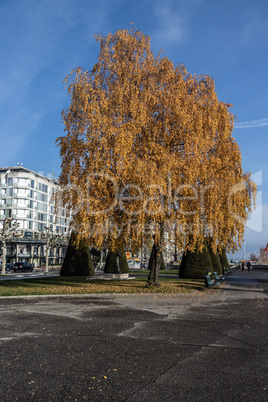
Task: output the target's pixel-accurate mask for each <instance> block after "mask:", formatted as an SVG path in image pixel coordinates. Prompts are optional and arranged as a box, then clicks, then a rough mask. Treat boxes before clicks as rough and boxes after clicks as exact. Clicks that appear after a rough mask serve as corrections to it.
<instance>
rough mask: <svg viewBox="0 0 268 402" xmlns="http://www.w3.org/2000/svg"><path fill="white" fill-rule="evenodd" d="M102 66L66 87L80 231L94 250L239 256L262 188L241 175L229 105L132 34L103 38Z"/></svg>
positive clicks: (69, 196)
mask: <svg viewBox="0 0 268 402" xmlns="http://www.w3.org/2000/svg"><path fill="white" fill-rule="evenodd" d="M96 40H97V41H98V43H99V44H100V53H99V56H98V60H97V63H96V64H95V65H94V66H93V68H92V70H85V69H83V68H81V67H79V68H76V69H74V70H73V71H72V72H71V74H70V75H69V76H68V77H67V78H66V86H67V91H68V94H69V95H70V97H71V101H70V105H69V107H68V108H67V109H66V110H64V111H63V114H62V118H63V122H64V125H65V132H66V133H65V135H64V136H62V137H59V138H58V139H57V143H58V145H59V146H60V154H61V159H62V172H61V175H60V184H61V186H62V188H63V191H62V198H63V202H64V203H65V204H66V205H67V204H68V205H69V206H70V209H71V211H72V218H73V220H72V222H73V228H74V230H76V232H77V234H78V241H79V236H80V237H81V238H83V239H84V238H86V239H87V240H88V242H89V243H90V244H91V245H93V244H94V245H95V246H96V247H103V246H106V247H109V248H110V249H111V250H115V251H116V250H122V247H128V248H129V249H132V250H137V249H140V248H141V247H142V246H144V244H147V245H151V246H152V245H154V255H155V257H154V263H153V264H151V267H152V268H151V271H152V272H151V275H150V277H149V283H150V284H156V283H158V270H159V266H160V262H161V258H160V254H161V251H162V248H163V247H164V245H165V242H169V241H170V240H171V238H172V237H174V232H176V233H175V238H176V242H177V246H178V247H185V246H186V247H187V248H188V249H191V250H194V249H196V248H200V249H201V248H202V245H203V244H204V238H207V237H209V238H210V239H212V240H211V247H212V248H214V250H216V249H217V248H221V247H224V248H226V249H230V250H231V249H235V248H236V247H238V246H240V244H241V242H242V240H243V233H244V226H245V222H246V219H247V217H248V214H249V213H250V211H251V208H252V206H251V204H252V197H254V194H255V191H256V189H255V185H254V183H253V182H252V181H251V179H250V174H249V173H244V172H243V170H242V167H241V153H240V149H239V147H238V145H237V143H236V142H235V140H234V138H233V136H232V129H233V122H234V116H233V114H232V113H231V112H230V107H231V105H229V104H226V103H224V102H220V101H219V100H218V97H217V94H216V91H215V86H214V81H213V79H212V78H211V77H209V76H205V75H204V76H195V75H191V74H190V73H188V72H187V70H186V68H185V67H184V66H183V65H174V64H173V62H172V61H171V60H169V59H168V58H167V57H164V56H163V55H162V54H158V55H157V56H154V55H153V53H152V51H151V48H150V38H149V37H148V36H146V35H144V34H143V33H142V32H141V31H137V30H135V29H130V30H119V31H117V32H116V33H115V34H109V35H107V36H102V35H98V36H96Z"/></svg>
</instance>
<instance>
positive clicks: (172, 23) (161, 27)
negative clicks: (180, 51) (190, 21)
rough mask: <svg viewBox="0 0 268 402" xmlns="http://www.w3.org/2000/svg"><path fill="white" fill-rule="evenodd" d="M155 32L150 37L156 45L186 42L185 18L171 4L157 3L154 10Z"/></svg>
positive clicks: (167, 2)
mask: <svg viewBox="0 0 268 402" xmlns="http://www.w3.org/2000/svg"><path fill="white" fill-rule="evenodd" d="M154 15H155V18H156V21H157V26H158V28H157V30H156V31H155V32H154V33H153V34H152V35H151V37H152V38H153V39H154V40H155V41H156V43H157V42H158V43H161V44H163V45H165V46H168V45H169V44H174V43H177V44H178V43H183V42H187V41H188V29H187V18H186V16H185V15H184V13H183V12H182V10H179V9H178V8H177V7H175V6H174V4H173V2H169V1H166V2H165V3H163V2H162V1H161V2H160V1H158V2H157V4H156V7H155V10H154Z"/></svg>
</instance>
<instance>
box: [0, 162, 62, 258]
mask: <svg viewBox="0 0 268 402" xmlns="http://www.w3.org/2000/svg"><path fill="white" fill-rule="evenodd" d="M57 188H58V183H57V181H56V180H55V179H54V178H48V177H45V176H44V175H42V174H39V173H36V172H33V171H31V170H29V169H27V168H25V167H23V166H13V167H7V168H0V219H1V220H3V219H4V218H13V219H14V220H16V222H17V223H18V224H19V230H20V231H21V238H19V239H12V240H10V241H9V242H8V244H7V262H11V263H12V262H17V261H26V262H30V263H32V264H34V265H35V266H40V265H41V264H42V263H43V261H44V258H45V249H46V244H45V241H44V240H39V239H38V238H39V236H38V235H37V234H39V233H40V232H44V231H45V228H46V227H48V226H49V227H52V228H53V231H54V232H57V233H60V234H62V235H65V234H67V233H68V229H69V217H68V216H67V213H66V210H65V209H64V208H58V209H57V214H56V211H55V203H54V202H53V194H54V193H55V191H56V189H57ZM65 248H66V247H65V246H60V245H59V246H58V247H54V248H53V249H51V250H50V263H60V262H61V261H62V259H63V257H64V251H65Z"/></svg>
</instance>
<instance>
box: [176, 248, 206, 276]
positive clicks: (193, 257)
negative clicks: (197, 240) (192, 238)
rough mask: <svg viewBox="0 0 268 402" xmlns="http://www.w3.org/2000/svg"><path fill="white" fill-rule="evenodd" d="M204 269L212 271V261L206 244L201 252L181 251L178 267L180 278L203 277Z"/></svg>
mask: <svg viewBox="0 0 268 402" xmlns="http://www.w3.org/2000/svg"><path fill="white" fill-rule="evenodd" d="M206 271H212V263H211V259H210V255H209V251H208V247H207V245H206V244H205V245H204V248H203V250H202V251H201V252H196V251H189V250H188V251H187V252H184V253H183V257H182V260H181V265H180V269H179V277H180V278H188V279H203V278H204V276H205V274H206Z"/></svg>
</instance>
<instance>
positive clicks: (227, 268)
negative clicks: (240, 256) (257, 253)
mask: <svg viewBox="0 0 268 402" xmlns="http://www.w3.org/2000/svg"><path fill="white" fill-rule="evenodd" d="M224 272H226V273H227V274H231V273H232V272H233V270H232V268H229V267H226V268H224Z"/></svg>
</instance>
